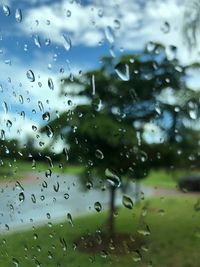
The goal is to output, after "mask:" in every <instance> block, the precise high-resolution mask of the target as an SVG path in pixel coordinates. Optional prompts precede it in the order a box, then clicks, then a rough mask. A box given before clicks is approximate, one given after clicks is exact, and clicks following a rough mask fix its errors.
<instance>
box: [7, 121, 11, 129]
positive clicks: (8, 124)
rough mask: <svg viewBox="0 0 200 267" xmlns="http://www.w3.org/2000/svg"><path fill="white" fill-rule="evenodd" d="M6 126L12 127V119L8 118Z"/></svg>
mask: <svg viewBox="0 0 200 267" xmlns="http://www.w3.org/2000/svg"><path fill="white" fill-rule="evenodd" d="M6 126H7V127H8V128H11V127H12V122H11V121H10V120H7V122H6Z"/></svg>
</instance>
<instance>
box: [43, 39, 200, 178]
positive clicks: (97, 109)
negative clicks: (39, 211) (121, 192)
mask: <svg viewBox="0 0 200 267" xmlns="http://www.w3.org/2000/svg"><path fill="white" fill-rule="evenodd" d="M170 49H171V53H172V54H173V55H174V56H173V59H169V58H168V56H167V54H166V50H165V47H164V46H163V45H161V44H154V43H150V44H147V46H146V48H145V50H144V51H142V52H140V53H137V54H133V55H124V56H121V57H120V58H111V57H105V58H102V60H101V67H100V68H99V69H96V70H91V71H87V72H86V73H84V74H82V75H81V76H80V77H72V76H70V77H65V78H63V79H62V88H61V97H64V96H65V97H66V96H68V95H69V96H73V97H75V99H77V103H78V104H77V105H76V106H72V107H70V108H69V110H68V111H66V112H64V113H63V114H61V115H60V116H59V118H56V119H55V120H53V121H51V122H50V123H49V124H48V126H47V127H51V129H53V131H54V138H55V140H56V139H57V138H58V137H59V136H61V138H62V139H63V140H64V141H65V143H66V145H67V146H69V150H67V151H68V152H67V153H68V156H69V160H71V162H74V163H76V164H77V163H78V164H82V165H83V166H84V167H85V172H84V174H83V177H84V178H83V179H82V181H84V183H85V181H87V180H92V179H93V177H94V176H96V177H100V178H101V179H104V178H105V170H106V169H107V168H108V169H110V170H112V171H113V172H114V173H115V174H117V175H119V176H121V178H123V177H126V178H125V180H126V179H127V177H129V178H131V179H141V178H144V177H146V176H147V175H148V172H149V170H150V169H151V168H160V167H165V168H167V167H170V168H178V167H183V166H184V165H185V164H186V163H187V162H188V158H189V157H191V155H192V157H191V158H193V159H194V158H195V159H196V160H197V159H198V151H196V152H195V150H196V148H197V144H198V139H199V134H198V133H197V132H195V131H194V129H193V127H192V123H195V120H194V119H193V118H191V112H193V113H194V112H196V111H197V110H196V109H198V108H199V105H198V103H197V102H195V100H194V92H193V91H192V90H190V89H189V88H187V86H186V83H185V81H186V71H187V69H188V68H190V66H185V67H183V66H180V63H179V61H178V60H177V59H176V56H175V55H176V48H175V47H173V46H171V47H170ZM191 67H193V66H191ZM70 88H71V89H70ZM72 89H74V90H72ZM166 90H168V91H169V90H170V97H169V98H172V99H173V101H171V102H170V99H168V97H166V96H165V94H166ZM195 96H196V93H195ZM192 116H193V115H192ZM183 121H184V122H185V124H184V123H183ZM147 123H150V124H154V125H156V126H157V127H158V129H159V131H160V132H162V138H163V141H161V142H160V143H159V144H158V143H154V144H150V143H149V142H148V140H146V139H144V136H143V134H144V132H145V125H146V124H147ZM45 129H47V128H45V127H44V128H43V129H42V131H43V132H45ZM196 162H197V161H196ZM192 163H194V165H195V164H196V163H195V162H194V161H193V162H192Z"/></svg>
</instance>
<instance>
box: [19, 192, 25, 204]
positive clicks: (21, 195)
mask: <svg viewBox="0 0 200 267" xmlns="http://www.w3.org/2000/svg"><path fill="white" fill-rule="evenodd" d="M24 200H25V196H24V193H23V192H21V193H19V201H20V202H24Z"/></svg>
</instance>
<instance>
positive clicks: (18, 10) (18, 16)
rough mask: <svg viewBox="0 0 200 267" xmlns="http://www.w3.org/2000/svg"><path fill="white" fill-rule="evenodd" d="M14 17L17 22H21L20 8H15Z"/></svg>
mask: <svg viewBox="0 0 200 267" xmlns="http://www.w3.org/2000/svg"><path fill="white" fill-rule="evenodd" d="M15 19H16V21H17V22H21V21H22V11H21V9H19V8H17V9H16V11H15Z"/></svg>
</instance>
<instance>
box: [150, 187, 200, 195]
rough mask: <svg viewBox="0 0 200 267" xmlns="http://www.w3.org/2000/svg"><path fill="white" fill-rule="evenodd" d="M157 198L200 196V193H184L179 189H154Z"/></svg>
mask: <svg viewBox="0 0 200 267" xmlns="http://www.w3.org/2000/svg"><path fill="white" fill-rule="evenodd" d="M154 195H155V196H199V195H200V192H184V191H181V190H179V189H178V188H170V189H168V188H161V187H154Z"/></svg>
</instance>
